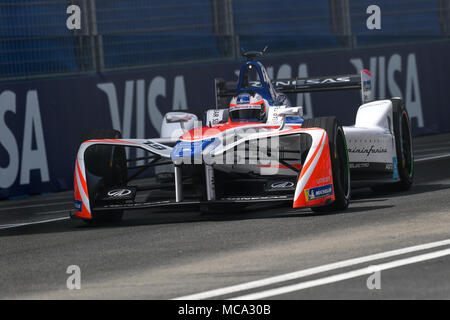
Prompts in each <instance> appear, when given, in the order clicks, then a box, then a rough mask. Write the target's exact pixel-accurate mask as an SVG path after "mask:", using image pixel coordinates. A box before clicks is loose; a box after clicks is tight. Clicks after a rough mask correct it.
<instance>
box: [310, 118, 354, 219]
mask: <svg viewBox="0 0 450 320" xmlns="http://www.w3.org/2000/svg"><path fill="white" fill-rule="evenodd" d="M302 128H321V129H324V130H325V131H326V132H327V135H328V143H329V147H330V155H331V167H332V171H333V185H334V195H335V201H334V202H333V203H331V204H329V205H324V206H320V207H312V208H311V210H312V211H314V212H327V211H342V210H345V209H347V208H348V204H349V202H350V196H351V188H350V169H349V164H348V151H347V142H346V140H345V134H344V130H343V129H342V126H341V124H340V123H339V120H338V119H337V118H336V117H320V118H312V119H305V120H304V121H303V124H302Z"/></svg>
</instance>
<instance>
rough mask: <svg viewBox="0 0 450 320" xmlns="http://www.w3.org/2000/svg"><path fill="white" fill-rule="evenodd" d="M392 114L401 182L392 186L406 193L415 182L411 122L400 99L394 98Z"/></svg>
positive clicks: (395, 189)
mask: <svg viewBox="0 0 450 320" xmlns="http://www.w3.org/2000/svg"><path fill="white" fill-rule="evenodd" d="M391 101H392V113H393V119H392V120H393V122H394V135H395V149H396V151H397V170H398V176H399V178H400V182H397V183H395V184H393V185H392V186H391V189H393V190H394V191H406V190H409V189H410V188H411V185H412V184H413V181H414V154H413V144H412V136H411V122H410V120H409V115H408V111H407V110H406V107H405V104H404V102H403V100H402V99H400V98H393V99H391Z"/></svg>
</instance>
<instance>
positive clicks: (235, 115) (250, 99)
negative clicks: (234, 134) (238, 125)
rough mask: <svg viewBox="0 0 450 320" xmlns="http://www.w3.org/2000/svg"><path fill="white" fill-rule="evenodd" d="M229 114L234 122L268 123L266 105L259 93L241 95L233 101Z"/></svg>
mask: <svg viewBox="0 0 450 320" xmlns="http://www.w3.org/2000/svg"><path fill="white" fill-rule="evenodd" d="M229 114H230V119H231V121H233V122H266V120H267V110H266V103H265V101H264V99H263V98H262V97H261V96H260V95H259V94H257V93H256V94H255V93H240V94H239V95H238V96H237V97H233V99H231V102H230V109H229Z"/></svg>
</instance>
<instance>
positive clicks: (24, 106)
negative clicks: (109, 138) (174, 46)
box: [0, 42, 450, 198]
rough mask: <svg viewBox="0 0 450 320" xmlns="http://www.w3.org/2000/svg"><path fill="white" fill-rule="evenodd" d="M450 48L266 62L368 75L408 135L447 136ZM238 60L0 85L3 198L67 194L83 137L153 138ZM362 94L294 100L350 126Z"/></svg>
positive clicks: (273, 67) (210, 94)
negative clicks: (397, 109)
mask: <svg viewBox="0 0 450 320" xmlns="http://www.w3.org/2000/svg"><path fill="white" fill-rule="evenodd" d="M449 56H450V43H449V42H443V43H433V44H426V45H425V44H424V45H408V46H394V47H385V48H376V49H366V50H355V51H339V52H332V53H330V52H328V53H320V54H317V53H316V54H308V55H297V56H287V57H283V58H281V57H279V58H267V59H265V60H264V64H265V65H266V67H267V70H268V73H269V74H270V76H272V77H274V78H289V77H305V76H311V77H314V76H319V75H335V74H348V73H357V72H359V71H360V70H361V69H363V68H366V69H369V70H370V71H371V72H372V74H373V76H374V79H375V96H376V97H377V98H380V99H382V98H390V97H395V96H400V97H403V99H404V100H405V102H406V106H407V108H408V111H409V114H410V116H411V119H412V123H413V134H414V135H423V134H431V133H440V132H447V131H450V121H449V120H450V109H449V108H448V101H450V90H449V89H448V88H447V86H448V83H449V82H450V81H449V80H450V79H449V72H450V61H449V59H448V58H447V57H449ZM239 66H240V64H239V63H236V62H226V63H221V64H202V65H187V66H186V65H185V66H182V67H170V68H165V69H150V70H133V71H123V72H110V73H103V74H100V75H99V74H93V75H89V76H79V77H65V78H53V79H48V80H32V81H31V80H30V81H20V82H14V83H0V198H6V197H11V196H15V195H20V194H33V193H43V192H54V191H59V190H68V189H71V188H72V183H73V166H74V160H75V155H76V151H77V149H78V146H79V143H80V137H81V135H82V133H83V132H85V131H86V130H89V129H93V128H111V127H112V128H115V129H117V130H120V131H121V132H122V134H123V136H124V137H126V138H146V137H147V138H150V137H156V136H158V134H159V131H160V125H161V121H162V117H163V115H164V113H166V112H168V111H172V110H192V111H194V113H197V114H198V115H201V114H202V111H203V110H206V109H211V108H214V107H215V96H214V79H215V78H224V79H226V80H234V79H236V77H237V74H236V72H237V70H238V69H239ZM359 95H360V93H359V92H348V91H347V92H327V93H314V94H298V95H294V96H291V97H290V98H291V102H292V103H293V104H295V105H301V106H303V107H304V110H305V114H306V117H313V116H314V117H317V116H324V115H331V114H333V115H337V116H338V117H339V118H340V119H341V121H342V122H343V123H344V124H346V125H350V124H352V123H353V122H354V119H355V116H356V111H357V109H358V107H359V105H360V96H359Z"/></svg>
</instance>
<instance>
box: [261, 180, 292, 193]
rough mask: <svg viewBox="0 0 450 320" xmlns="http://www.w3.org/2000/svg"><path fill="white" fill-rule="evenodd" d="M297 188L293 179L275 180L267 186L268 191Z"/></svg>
mask: <svg viewBox="0 0 450 320" xmlns="http://www.w3.org/2000/svg"><path fill="white" fill-rule="evenodd" d="M281 190H283V191H285V190H295V183H294V182H292V181H275V182H271V183H270V184H268V185H267V186H266V191H281Z"/></svg>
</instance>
